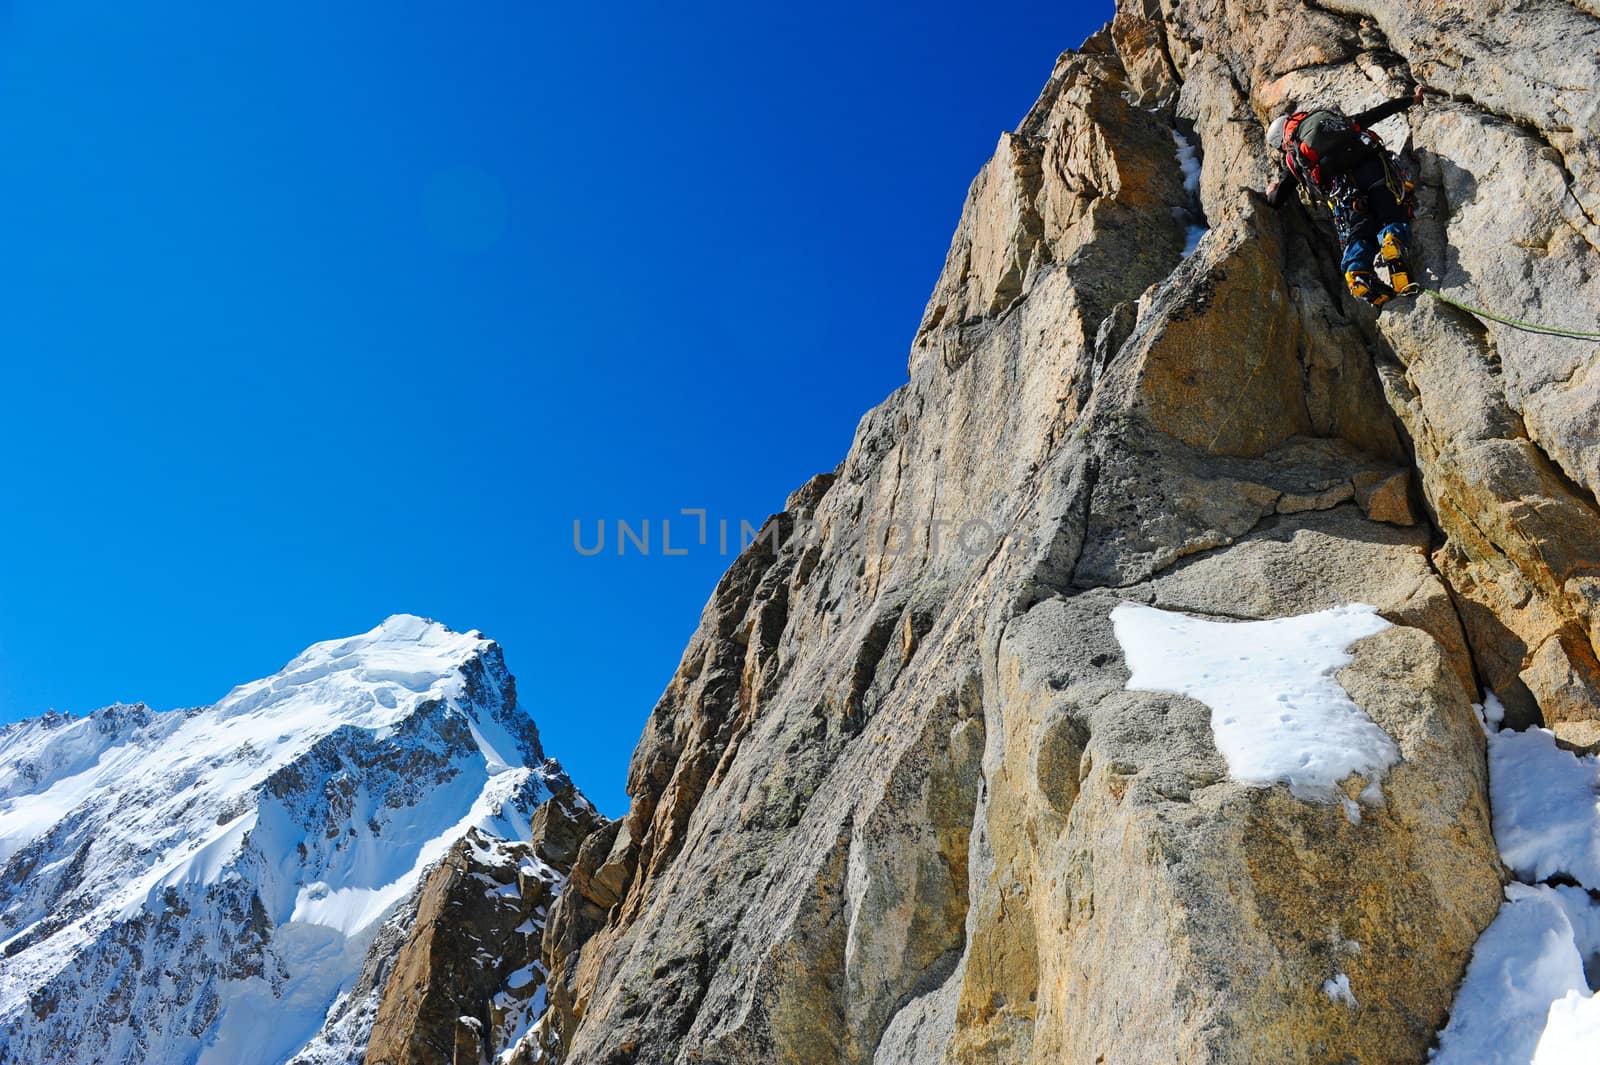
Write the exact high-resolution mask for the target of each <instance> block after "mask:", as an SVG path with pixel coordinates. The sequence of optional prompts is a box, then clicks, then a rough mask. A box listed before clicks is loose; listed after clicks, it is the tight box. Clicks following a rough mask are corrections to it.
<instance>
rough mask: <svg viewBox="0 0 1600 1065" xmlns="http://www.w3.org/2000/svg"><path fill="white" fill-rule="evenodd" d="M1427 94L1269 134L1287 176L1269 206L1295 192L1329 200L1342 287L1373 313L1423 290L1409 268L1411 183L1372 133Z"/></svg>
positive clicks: (1299, 117)
mask: <svg viewBox="0 0 1600 1065" xmlns="http://www.w3.org/2000/svg"><path fill="white" fill-rule="evenodd" d="M1422 92H1423V88H1422V86H1421V85H1418V86H1417V87H1416V91H1415V92H1413V93H1412V94H1411V95H1410V96H1403V97H1401V98H1399V99H1396V100H1390V101H1389V102H1387V103H1383V104H1379V105H1378V106H1377V107H1373V108H1369V109H1368V110H1366V111H1362V112H1360V113H1359V114H1355V115H1349V116H1346V115H1345V114H1344V113H1342V112H1340V111H1338V110H1336V109H1334V108H1317V109H1314V110H1311V111H1292V112H1289V113H1286V114H1283V115H1280V116H1278V118H1277V119H1275V120H1274V121H1273V123H1272V126H1271V128H1269V129H1268V130H1267V145H1268V147H1269V148H1271V149H1272V150H1273V151H1274V152H1277V153H1279V154H1280V155H1281V156H1282V162H1283V166H1284V169H1285V170H1286V171H1287V173H1284V174H1281V175H1280V176H1279V178H1278V179H1277V180H1276V181H1274V182H1273V183H1272V184H1271V185H1270V186H1269V187H1268V188H1267V202H1268V203H1270V204H1272V205H1273V206H1274V207H1276V206H1278V205H1279V204H1281V203H1283V201H1284V200H1286V199H1288V196H1289V190H1290V189H1292V188H1295V187H1297V186H1298V187H1300V188H1302V189H1303V190H1304V191H1305V194H1306V196H1307V202H1308V203H1309V202H1310V199H1311V198H1312V197H1316V198H1320V199H1324V200H1326V201H1327V203H1328V207H1329V209H1331V210H1332V211H1333V223H1334V228H1335V230H1336V232H1337V233H1338V234H1339V245H1340V249H1341V253H1342V256H1341V257H1342V262H1341V264H1340V265H1341V267H1342V268H1343V270H1344V279H1345V283H1346V284H1347V285H1349V286H1350V292H1351V293H1352V294H1353V295H1354V296H1355V297H1356V298H1357V299H1363V300H1366V301H1367V302H1368V303H1371V304H1372V305H1373V306H1374V307H1381V306H1383V304H1385V303H1387V302H1388V301H1389V300H1390V299H1391V298H1393V297H1394V296H1395V295H1396V294H1397V293H1398V294H1399V295H1402V296H1410V295H1413V294H1415V293H1416V292H1417V291H1418V286H1417V285H1416V284H1415V283H1414V282H1413V281H1412V280H1411V277H1410V270H1409V269H1408V267H1407V266H1406V261H1405V254H1406V242H1407V241H1408V240H1409V239H1410V237H1411V226H1410V225H1409V222H1410V220H1411V215H1412V209H1413V199H1414V197H1413V196H1412V192H1411V182H1410V180H1409V179H1408V178H1407V177H1406V174H1405V171H1404V169H1403V168H1402V167H1401V165H1400V163H1399V161H1398V160H1397V159H1395V157H1394V154H1393V153H1392V152H1390V151H1389V150H1388V149H1387V148H1385V147H1384V145H1383V141H1382V140H1380V139H1379V138H1378V135H1377V134H1376V133H1373V132H1372V129H1371V127H1372V126H1373V124H1374V123H1377V122H1381V121H1383V120H1384V119H1386V118H1388V117H1389V116H1390V115H1396V114H1399V113H1400V112H1401V111H1404V110H1405V109H1406V108H1408V107H1411V106H1412V105H1414V104H1418V103H1421V102H1422ZM1380 255H1381V256H1382V258H1383V263H1384V266H1385V267H1386V268H1387V270H1388V273H1389V280H1388V282H1387V283H1385V282H1384V281H1383V280H1382V279H1381V278H1380V277H1379V276H1378V275H1377V273H1376V272H1375V271H1374V269H1373V265H1374V262H1375V260H1376V259H1377V258H1378V257H1379V256H1380Z"/></svg>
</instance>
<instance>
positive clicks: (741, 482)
mask: <svg viewBox="0 0 1600 1065" xmlns="http://www.w3.org/2000/svg"><path fill="white" fill-rule="evenodd" d="M225 6H226V7H229V8H234V10H229V11H223V10H221V8H223V7H225ZM769 8H770V9H769ZM1086 12H1087V13H1086ZM1109 15H1110V3H1109V0H1107V2H1106V3H1097V4H1092V5H1083V6H1082V7H1081V8H1080V7H1079V6H1078V5H1072V4H1061V3H1050V4H1046V3H1001V4H991V5H988V6H986V7H984V8H983V9H982V11H981V12H980V11H978V10H976V9H974V8H972V7H971V6H970V5H963V4H955V3H930V4H925V5H921V6H920V7H919V9H918V10H917V11H916V12H915V13H914V14H906V13H903V12H899V11H896V10H894V9H893V7H892V6H891V5H887V4H882V5H871V6H867V7H863V6H862V5H860V4H856V3H831V2H825V3H814V4H809V5H806V6H804V7H803V8H797V9H787V8H780V7H779V5H748V4H742V3H741V4H733V3H703V4H698V5H682V4H657V3H621V4H608V5H583V4H567V5H543V4H541V5H534V4H525V3H472V4H467V5H406V6H405V8H404V9H402V8H400V7H395V6H392V5H379V4H372V3H342V4H336V5H299V4H286V5H265V6H262V5H258V6H257V9H256V10H245V9H238V7H237V5H201V4H183V5H179V4H162V3H151V4H138V5H129V4H109V3H105V4H88V3H62V4H46V3H42V2H34V3H26V2H25V3H19V4H13V5H8V6H7V8H6V9H5V10H4V11H3V12H0V79H3V82H0V88H3V92H4V98H5V99H6V101H7V106H6V107H5V108H4V109H0V140H3V143H4V156H3V162H0V203H3V204H4V205H5V206H4V209H3V211H0V219H3V227H4V228H3V230H0V238H3V246H4V248H5V254H4V255H3V256H0V290H3V291H4V292H5V311H4V313H3V314H0V401H3V403H4V410H3V415H0V455H3V456H4V459H3V465H0V472H3V475H4V478H5V485H4V492H5V496H4V498H5V501H6V506H5V513H4V516H3V521H0V721H8V720H13V719H15V718H18V717H23V716H29V715H33V714H36V713H40V712H42V711H44V710H45V709H46V708H47V707H52V706H53V707H56V708H58V709H62V710H72V711H76V712H87V711H88V710H91V709H94V708H95V707H97V706H101V705H104V704H106V703H109V702H112V701H116V700H128V701H133V700H139V699H143V700H145V701H147V702H149V703H150V704H151V705H153V706H156V707H158V708H167V707H173V706H180V705H196V704H202V703H209V702H212V701H214V700H216V699H217V698H219V697H220V696H221V695H222V694H224V693H225V692H226V691H227V690H228V688H230V687H231V686H232V685H233V684H235V683H239V682H243V681H245V680H249V679H253V678H255V677H258V676H262V675H265V674H268V673H271V672H273V671H275V670H276V669H278V668H279V667H280V666H281V665H282V664H283V663H284V662H285V661H287V660H288V659H289V658H290V657H292V656H293V655H294V654H296V653H297V652H298V651H299V650H300V649H302V648H303V647H304V646H305V645H307V644H309V643H312V642H315V641H317V640H322V639H329V638H332V637H336V636H344V635H348V634H351V633H354V632H360V631H364V630H365V629H368V628H370V627H372V626H373V625H375V624H376V623H377V622H378V621H380V620H382V618H384V617H385V616H387V615H388V614H391V613H395V612H399V611H409V612H413V613H419V614H424V615H427V616H430V617H434V618H437V619H439V620H440V621H443V622H445V623H447V624H449V625H451V626H452V627H454V628H458V629H466V628H478V629H482V630H483V631H485V632H486V633H488V634H489V635H491V636H493V637H495V638H496V639H498V640H500V641H501V643H502V644H503V645H504V646H505V648H506V656H507V659H508V661H509V663H510V665H511V667H512V669H513V671H514V672H515V673H516V674H517V676H518V680H519V685H520V691H521V693H522V697H523V702H524V703H525V704H526V705H527V706H528V708H529V709H530V711H531V712H532V713H533V714H534V716H535V718H536V720H537V721H538V723H539V726H540V729H541V732H542V734H543V736H544V739H545V744H546V746H547V748H548V749H549V751H550V753H551V754H553V755H555V756H556V757H558V758H560V759H561V760H562V761H563V762H564V763H565V764H566V765H567V767H568V769H569V770H570V771H571V772H572V774H573V776H574V777H575V778H576V779H577V780H578V782H579V784H580V785H582V786H583V787H584V789H585V790H586V791H587V792H588V793H589V794H590V795H591V796H592V797H593V798H594V799H595V800H596V802H597V803H598V804H599V805H600V806H601V807H602V809H604V810H605V811H606V812H608V813H611V814H617V813H620V812H621V811H622V810H623V809H624V808H625V804H626V799H625V796H624V793H623V785H624V781H625V775H626V766H627V760H628V757H629V755H630V754H631V752H632V749H633V745H634V743H635V741H636V740H637V739H638V736H639V732H640V729H641V728H642V727H643V724H644V721H645V718H646V716H647V715H648V713H649V711H650V708H651V707H652V706H653V704H654V702H655V700H656V698H657V697H658V695H659V694H660V692H661V690H662V688H663V686H664V685H665V683H666V681H667V680H668V678H669V677H670V676H671V673H672V670H673V668H674V667H675V665H676V662H677V659H678V656H679V654H680V652H681V651H682V648H683V645H684V643H685V642H686V640H687V639H688V636H689V634H690V633H691V632H692V631H693V629H694V627H695V624H696V622H697V619H698V615H699V612H700V608H701V606H702V605H703V604H704V601H705V599H706V597H707V595H708V594H709V592H710V590H711V588H712V586H713V585H714V583H715V581H716V578H717V576H718V575H719V574H720V573H721V571H722V570H723V569H724V568H725V567H726V565H727V563H728V561H729V559H728V558H726V557H722V556H720V555H719V554H718V552H717V551H715V550H714V549H710V550H708V549H699V548H696V549H695V550H692V551H691V552H690V553H689V554H688V555H686V556H681V557H671V558H667V557H663V556H662V555H661V554H660V552H659V543H658V544H657V545H656V547H657V550H656V551H655V552H654V553H653V554H652V555H651V556H649V557H644V556H642V555H639V554H637V553H631V554H629V555H627V556H625V557H618V556H617V555H616V554H615V550H614V547H615V545H614V543H613V544H612V545H611V549H610V550H608V551H607V552H606V553H604V554H601V555H598V556H596V557H593V558H585V557H581V556H579V555H578V554H577V553H576V552H575V551H574V550H573V546H572V523H573V521H574V520H575V519H576V520H580V521H583V522H585V523H586V526H585V527H586V529H588V530H590V532H591V534H592V531H593V530H594V529H595V527H596V523H597V522H598V521H599V520H601V519H606V520H607V521H608V522H609V523H614V522H615V521H616V520H617V519H619V518H620V519H628V520H630V521H631V522H633V523H634V524H636V525H637V524H638V523H639V522H641V521H642V520H644V519H647V518H648V519H652V522H653V524H654V525H656V527H657V528H659V523H660V521H661V519H663V518H667V517H671V516H673V515H676V514H677V513H678V511H679V510H680V508H685V507H704V508H706V509H707V510H708V511H709V512H710V515H711V517H712V518H713V519H716V518H718V517H725V518H727V519H729V520H730V521H733V522H735V523H736V522H737V521H738V520H740V519H747V520H749V521H751V522H752V523H759V522H760V520H761V519H762V518H763V517H765V516H766V515H767V514H768V513H770V512H771V511H773V510H775V509H777V508H778V507H780V506H781V505H782V503H783V500H784V497H785V496H786V495H787V494H788V492H789V491H790V490H791V489H792V488H794V487H795V486H796V485H798V484H799V483H801V482H802V481H803V480H805V479H806V478H807V477H809V476H810V475H811V474H813V473H817V472H820V471H822V470H827V469H831V468H832V467H833V466H834V465H835V464H836V463H837V462H838V461H839V459H840V458H842V457H843V455H844V452H845V450H846V448H847V447H848V445H849V442H850V436H851V433H852V432H853V430H854V427H855V424H856V422H857V420H858V419H859V418H860V416H861V415H862V414H863V413H864V412H865V411H866V410H867V409H868V408H869V407H871V406H872V405H873V404H875V403H877V402H879V401H880V400H881V399H882V398H883V397H884V396H885V395H887V394H888V393H889V392H890V391H891V390H892V389H893V388H895V387H896V386H897V385H899V384H900V383H901V382H902V381H904V379H905V355H906V350H907V348H908V345H909V343H910V340H911V336H912V334H913V332H914V330H915V327H916V323H917V321H918V319H919V317H920V315H921V311H922V305H923V302H924V300H925V299H926V297H927V294H928V291H929V289H930V288H931V286H932V283H933V281H934V278H935V277H936V276H937V274H938V270H939V267H940V265H941V263H942V261H943V257H944V252H945V248H946V246H947V244H948V240H949V236H950V232H951V230H952V228H953V227H954V225H955V222H956V219H957V217H958V215H959V212H960V207H961V202H962V198H963V196H964V194H965V191H966V187H967V184H968V183H969V181H970V180H971V178H972V176H973V174H974V173H975V172H976V171H977V169H978V168H979V167H980V166H981V165H982V163H983V161H984V160H985V159H986V158H987V157H988V155H989V153H990V152H991V151H992V149H993V147H994V144H995V141H996V139H997V137H998V135H999V133H1000V131H1001V130H1003V129H1006V128H1009V127H1012V126H1014V125H1015V124H1016V122H1017V121H1018V119H1020V118H1021V116H1022V114H1023V113H1024V111H1025V110H1026V109H1027V107H1028V105H1029V104H1030V103H1031V102H1032V101H1033V98H1034V96H1035V94H1036V93H1037V92H1038V90H1039V89H1040V87H1042V85H1043V84H1044V81H1045V78H1046V77H1047V75H1048V74H1049V71H1050V67H1051V64H1052V62H1053V61H1054V58H1055V56H1056V54H1057V53H1058V52H1059V51H1061V50H1062V49H1063V48H1066V47H1071V46H1074V45H1076V44H1078V43H1079V42H1080V41H1081V40H1082V39H1083V38H1084V36H1086V35H1087V34H1088V33H1089V32H1091V31H1093V30H1094V29H1095V28H1096V27H1097V26H1098V25H1099V24H1100V23H1101V22H1102V21H1103V20H1104V19H1106V18H1108V17H1109ZM680 520H683V519H680ZM675 531H676V530H675ZM682 531H683V532H687V531H688V527H687V525H685V526H683V527H682ZM613 532H614V526H613ZM613 539H614V537H613ZM713 546H714V545H713Z"/></svg>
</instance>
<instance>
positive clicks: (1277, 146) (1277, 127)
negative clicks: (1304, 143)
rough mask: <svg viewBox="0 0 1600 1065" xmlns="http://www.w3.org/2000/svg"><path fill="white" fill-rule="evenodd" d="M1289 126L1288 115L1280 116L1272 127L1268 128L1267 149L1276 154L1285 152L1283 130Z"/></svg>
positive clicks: (1273, 121)
mask: <svg viewBox="0 0 1600 1065" xmlns="http://www.w3.org/2000/svg"><path fill="white" fill-rule="evenodd" d="M1288 124H1289V116H1288V115H1279V116H1278V117H1277V118H1275V119H1273V120H1272V125H1271V126H1268V127H1267V147H1269V148H1271V149H1272V150H1273V151H1275V152H1281V151H1283V129H1284V127H1285V126H1287V125H1288Z"/></svg>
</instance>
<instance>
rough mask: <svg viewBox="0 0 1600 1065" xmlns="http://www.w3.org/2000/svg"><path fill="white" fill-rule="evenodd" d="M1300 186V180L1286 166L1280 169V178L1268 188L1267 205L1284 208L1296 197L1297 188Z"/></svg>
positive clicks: (1274, 180)
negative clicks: (1284, 205)
mask: <svg viewBox="0 0 1600 1065" xmlns="http://www.w3.org/2000/svg"><path fill="white" fill-rule="evenodd" d="M1299 184H1300V178H1299V177H1298V176H1297V175H1296V174H1295V172H1294V171H1293V170H1290V169H1289V168H1288V167H1286V166H1280V167H1278V176H1277V177H1276V178H1274V179H1273V181H1272V184H1270V185H1268V186H1267V203H1268V204H1269V205H1270V206H1272V207H1280V206H1282V205H1283V203H1284V201H1286V200H1288V199H1289V198H1290V197H1292V196H1293V195H1294V190H1295V186H1297V185H1299Z"/></svg>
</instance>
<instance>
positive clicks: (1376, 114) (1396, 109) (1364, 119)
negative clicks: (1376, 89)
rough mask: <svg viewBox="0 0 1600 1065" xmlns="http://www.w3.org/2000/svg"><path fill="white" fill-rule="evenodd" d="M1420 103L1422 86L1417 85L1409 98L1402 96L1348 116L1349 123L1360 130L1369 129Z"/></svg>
mask: <svg viewBox="0 0 1600 1065" xmlns="http://www.w3.org/2000/svg"><path fill="white" fill-rule="evenodd" d="M1421 102H1422V86H1421V85H1418V86H1417V87H1416V89H1414V90H1413V91H1412V93H1411V95H1410V96H1402V97H1400V98H1399V99H1397V100H1390V101H1389V102H1388V103H1381V104H1379V105H1378V106H1377V107H1369V108H1368V109H1367V110H1365V111H1362V112H1361V113H1360V114H1355V115H1351V116H1350V121H1351V122H1354V123H1355V124H1356V125H1358V126H1360V127H1361V128H1362V129H1371V128H1372V127H1373V126H1374V125H1375V124H1376V123H1379V122H1382V121H1383V120H1384V119H1386V118H1388V117H1389V116H1390V115H1398V114H1399V113H1400V112H1401V111H1404V110H1406V109H1407V108H1410V107H1413V106H1415V105H1417V104H1420V103H1421Z"/></svg>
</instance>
